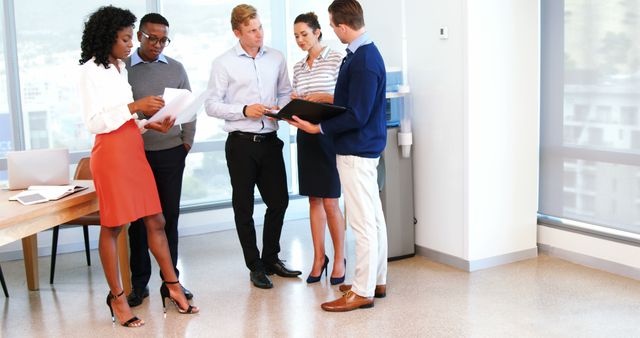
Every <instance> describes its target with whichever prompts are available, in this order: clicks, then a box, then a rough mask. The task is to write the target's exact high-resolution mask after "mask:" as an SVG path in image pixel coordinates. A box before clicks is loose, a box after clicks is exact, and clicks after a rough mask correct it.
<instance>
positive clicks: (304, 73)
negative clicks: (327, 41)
mask: <svg viewBox="0 0 640 338" xmlns="http://www.w3.org/2000/svg"><path fill="white" fill-rule="evenodd" d="M341 64H342V54H340V53H338V52H336V51H334V50H331V49H330V48H329V47H325V48H324V49H323V50H322V53H320V55H318V57H317V58H316V59H315V60H314V61H313V67H312V68H309V65H308V64H307V56H305V57H304V58H303V59H302V60H300V61H298V63H296V64H295V66H293V83H292V85H293V91H294V92H296V94H297V95H298V96H304V95H308V94H311V93H330V94H333V91H334V90H335V87H336V80H337V79H338V72H339V71H340V65H341Z"/></svg>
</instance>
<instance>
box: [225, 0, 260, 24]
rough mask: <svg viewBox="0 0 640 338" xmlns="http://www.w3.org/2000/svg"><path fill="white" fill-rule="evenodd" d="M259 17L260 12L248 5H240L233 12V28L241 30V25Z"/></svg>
mask: <svg viewBox="0 0 640 338" xmlns="http://www.w3.org/2000/svg"><path fill="white" fill-rule="evenodd" d="M257 16H258V10H256V8H255V7H253V6H251V5H247V4H242V5H238V6H236V7H234V8H233V10H232V11H231V28H232V29H233V30H240V24H243V23H246V22H247V21H249V20H251V19H255V18H256V17H257Z"/></svg>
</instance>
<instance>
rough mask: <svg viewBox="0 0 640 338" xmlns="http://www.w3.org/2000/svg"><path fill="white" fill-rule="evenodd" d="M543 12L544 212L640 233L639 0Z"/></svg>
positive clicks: (568, 3) (586, 0) (570, 1)
mask: <svg viewBox="0 0 640 338" xmlns="http://www.w3.org/2000/svg"><path fill="white" fill-rule="evenodd" d="M542 13H543V16H542V30H543V32H542V90H541V93H542V97H541V100H542V102H541V107H542V135H541V145H542V147H541V169H540V182H541V185H540V213H542V214H544V215H548V216H553V217H557V218H565V219H572V220H577V221H582V222H586V223H590V224H595V225H601V226H605V227H609V228H615V229H619V230H624V231H628V232H633V233H640V123H639V122H640V118H639V116H638V113H639V108H640V45H639V44H638V43H637V37H638V36H640V17H639V16H638V13H640V0H625V1H590V0H565V1H556V0H543V1H542Z"/></svg>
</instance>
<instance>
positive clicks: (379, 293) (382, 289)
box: [338, 284, 387, 298]
mask: <svg viewBox="0 0 640 338" xmlns="http://www.w3.org/2000/svg"><path fill="white" fill-rule="evenodd" d="M338 290H340V291H342V292H347V291H349V290H351V285H349V284H342V285H340V287H339V288H338ZM373 296H374V297H376V298H384V297H386V296H387V285H386V284H384V285H376V290H375V291H374V292H373Z"/></svg>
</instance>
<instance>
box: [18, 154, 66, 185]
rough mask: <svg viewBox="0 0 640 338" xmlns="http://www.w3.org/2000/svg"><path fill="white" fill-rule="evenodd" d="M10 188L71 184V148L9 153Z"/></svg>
mask: <svg viewBox="0 0 640 338" xmlns="http://www.w3.org/2000/svg"><path fill="white" fill-rule="evenodd" d="M7 174H8V176H9V190H17V189H25V188H28V187H29V186H30V185H66V184H69V150H68V149H38V150H25V151H10V152H8V153H7Z"/></svg>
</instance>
